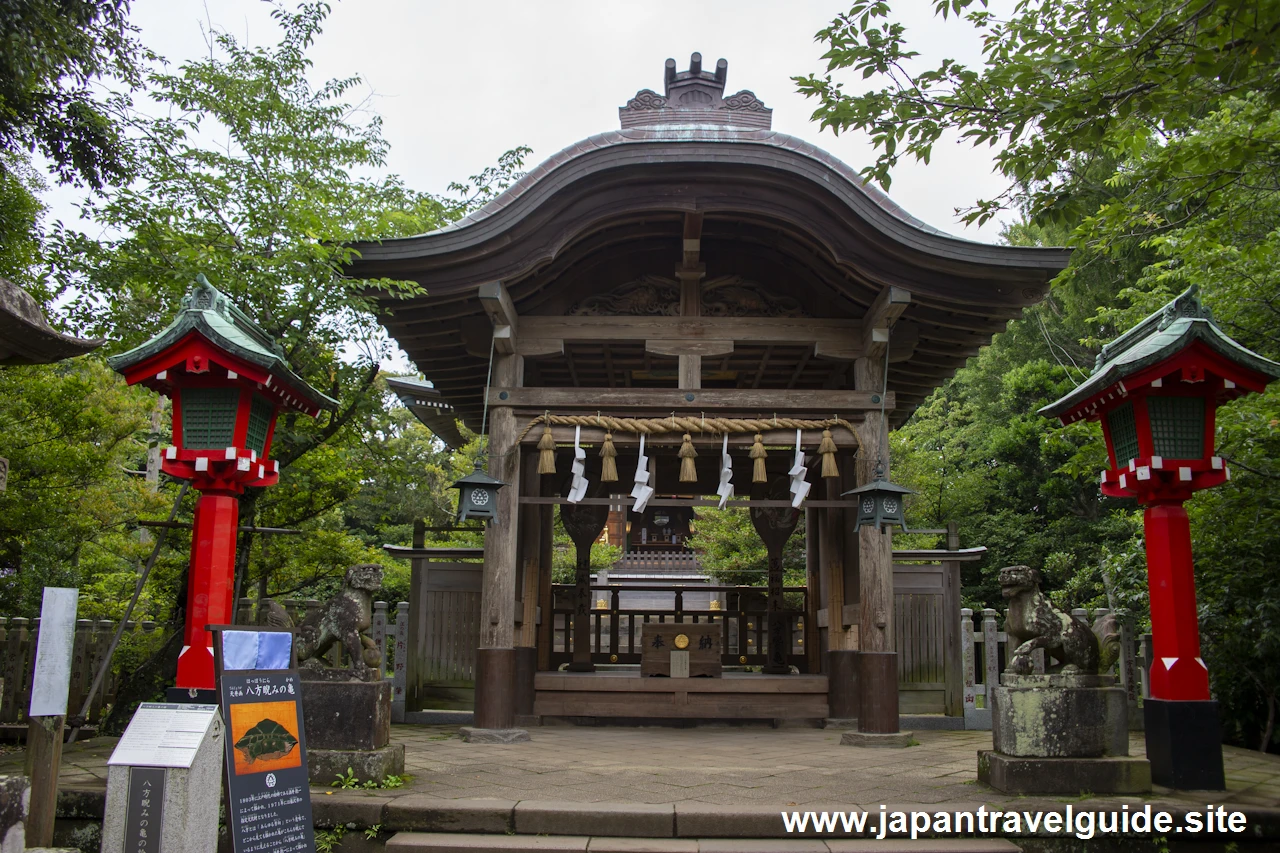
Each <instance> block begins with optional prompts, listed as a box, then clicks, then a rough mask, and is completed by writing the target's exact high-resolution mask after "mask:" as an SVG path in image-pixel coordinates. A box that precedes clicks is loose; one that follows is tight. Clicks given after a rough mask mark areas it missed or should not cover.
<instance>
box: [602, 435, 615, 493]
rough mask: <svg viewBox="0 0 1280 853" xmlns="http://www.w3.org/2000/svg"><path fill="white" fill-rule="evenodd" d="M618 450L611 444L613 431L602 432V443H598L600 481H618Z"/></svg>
mask: <svg viewBox="0 0 1280 853" xmlns="http://www.w3.org/2000/svg"><path fill="white" fill-rule="evenodd" d="M617 458H618V451H617V450H616V449H614V446H613V433H611V432H606V433H605V434H604V444H602V445H600V482H602V483H616V482H617V481H618V463H617V462H615V461H614V460H616V459H617Z"/></svg>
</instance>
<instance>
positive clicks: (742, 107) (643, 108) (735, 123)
mask: <svg viewBox="0 0 1280 853" xmlns="http://www.w3.org/2000/svg"><path fill="white" fill-rule="evenodd" d="M728 75H729V63H728V61H727V60H724V59H720V60H718V61H717V62H716V69H715V71H704V70H703V69H702V54H700V53H695V54H693V55H692V56H691V57H689V70H687V71H676V61H675V60H674V59H668V60H667V62H666V71H665V74H664V76H663V92H664V94H662V95H659V94H658V93H657V92H655V91H653V90H652V89H641V90H640V91H638V92H636V94H635V97H634V98H631V99H630V100H629V101H627V105H626V106H625V107H619V108H618V115H619V118H620V119H621V120H622V127H623V129H624V130H625V129H627V128H632V127H651V126H654V125H664V124H684V125H687V124H699V125H714V126H717V127H729V128H738V129H742V130H769V129H770V128H771V127H772V125H773V110H771V109H769V108H768V107H766V106H765V105H764V102H763V101H761V100H760V99H759V98H757V97H756V96H755V93H754V92H750V91H747V90H746V89H743V90H742V91H740V92H738V93H737V94H734V95H730V96H729V97H727V98H726V97H725V95H724V87H725V81H726V79H727V77H728Z"/></svg>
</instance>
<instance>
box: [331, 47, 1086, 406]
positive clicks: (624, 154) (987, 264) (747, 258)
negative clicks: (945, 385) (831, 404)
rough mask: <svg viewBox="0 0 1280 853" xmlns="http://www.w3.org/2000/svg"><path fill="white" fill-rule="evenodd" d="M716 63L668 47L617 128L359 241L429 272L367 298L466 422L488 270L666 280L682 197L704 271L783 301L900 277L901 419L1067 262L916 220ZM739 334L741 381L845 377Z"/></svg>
mask: <svg viewBox="0 0 1280 853" xmlns="http://www.w3.org/2000/svg"><path fill="white" fill-rule="evenodd" d="M695 59H697V62H698V64H699V65H700V59H699V58H697V57H696V55H695ZM724 70H725V66H724V63H723V60H722V61H721V65H720V66H719V67H718V68H717V71H716V72H715V75H716V76H715V77H714V81H715V82H714V83H713V82H712V80H713V78H712V76H711V75H710V74H709V72H700V76H699V77H698V78H692V77H690V76H689V75H691V72H681V74H678V75H677V74H675V72H674V63H673V62H671V61H668V81H667V82H668V96H667V97H663V96H659V95H657V94H656V93H653V92H648V91H647V90H644V91H642V92H641V93H639V94H638V95H637V97H636V98H634V99H632V101H631V102H629V103H628V106H627V107H624V108H623V109H622V114H623V124H624V126H625V129H621V130H614V131H607V132H605V133H600V134H597V135H595V136H592V137H590V138H588V139H585V140H583V141H581V142H578V143H575V144H574V145H571V146H569V147H567V148H565V149H564V150H562V151H560V152H558V153H557V154H555V155H553V156H552V157H551V158H549V159H548V160H546V161H545V162H544V163H542V164H541V165H539V166H538V167H537V168H535V169H533V170H532V171H531V172H529V173H528V174H527V175H525V176H524V177H523V178H522V179H521V180H520V181H518V182H517V183H516V184H515V185H513V186H512V187H511V188H509V189H508V190H507V191H506V192H504V193H503V194H502V195H501V196H499V197H498V198H496V199H494V200H493V201H492V202H490V203H489V204H488V205H486V206H485V207H483V208H482V209H480V210H478V211H476V212H475V213H473V214H472V215H470V216H468V217H466V218H464V219H462V220H460V221H458V222H456V223H454V224H452V225H450V226H448V227H446V228H443V229H440V230H438V231H434V232H431V233H429V234H424V235H421V236H417V237H409V238H403V239H396V240H386V241H383V242H380V243H373V242H369V243H358V244H356V245H355V248H356V249H357V250H358V251H359V253H360V257H359V258H357V259H356V260H355V261H353V262H352V264H351V266H350V270H349V273H350V275H352V276H355V277H360V278H393V279H405V280H412V281H416V282H418V283H419V284H421V285H423V286H424V287H425V288H426V289H427V291H428V293H427V294H426V295H425V296H420V297H415V298H412V299H407V300H401V299H395V298H391V297H389V296H385V295H383V296H379V297H378V306H379V314H380V319H381V321H382V322H383V323H384V324H385V325H386V327H387V330H388V332H389V333H390V334H391V335H392V336H393V337H394V338H396V340H397V341H398V342H399V343H400V345H401V346H402V347H403V348H404V349H405V351H406V352H407V353H408V354H409V355H410V357H411V358H413V359H414V361H415V362H416V363H417V365H418V368H419V370H421V371H422V373H423V374H424V376H425V377H426V379H428V380H430V381H432V382H433V383H434V385H435V386H436V387H437V388H439V389H440V392H441V394H442V395H443V397H444V398H445V399H446V400H448V401H449V402H451V403H452V404H453V405H454V406H455V408H456V409H457V410H458V413H459V415H460V416H461V417H462V418H463V420H464V421H465V422H467V423H468V425H469V426H472V427H473V428H475V427H476V426H478V422H479V420H480V418H479V410H480V405H481V401H482V397H483V385H484V380H485V371H486V367H487V359H488V349H489V341H488V335H489V328H490V325H489V320H488V318H487V317H486V315H485V314H484V312H483V309H482V307H481V303H480V301H479V299H478V298H477V289H478V288H479V286H480V285H481V284H482V283H485V282H492V281H501V282H502V283H503V284H504V285H505V286H506V288H507V290H508V292H509V293H510V295H511V299H512V301H513V302H514V304H515V308H516V310H517V312H518V313H519V314H520V315H522V316H523V315H552V316H558V315H565V314H568V313H571V312H575V311H576V312H578V313H581V305H582V303H583V301H584V300H587V299H590V298H591V297H593V296H600V295H602V294H608V293H611V292H616V291H617V290H618V288H620V287H625V286H628V285H634V283H636V282H640V281H645V280H648V281H650V282H659V283H660V282H661V281H662V280H669V281H671V282H674V281H675V279H674V277H673V270H674V269H675V268H676V266H678V265H679V263H680V261H681V258H682V248H683V243H682V240H683V238H684V237H685V236H686V235H685V233H684V228H685V225H686V222H687V219H688V217H689V216H690V215H692V216H694V217H696V218H697V221H698V222H699V224H700V235H699V236H700V247H699V251H700V255H699V258H698V260H699V261H700V262H701V263H703V264H705V273H706V278H705V280H704V284H709V283H712V282H717V281H718V282H722V283H723V282H734V283H738V284H740V285H742V287H743V288H745V289H746V290H750V291H752V292H755V293H758V294H759V295H760V297H761V298H762V299H764V300H765V301H769V300H771V299H772V300H783V301H788V302H789V303H790V302H795V303H797V304H798V307H797V309H796V311H794V312H793V313H792V316H797V315H798V316H809V317H815V318H833V319H851V320H853V319H858V318H860V317H862V316H863V315H864V313H865V312H866V311H867V309H868V308H869V307H870V306H871V304H872V302H873V301H874V300H875V299H876V297H877V296H878V295H879V294H880V293H881V291H882V290H884V289H885V288H886V287H888V286H896V287H900V288H904V289H906V290H908V291H910V293H911V303H910V305H909V306H908V307H907V308H906V310H905V312H904V313H903V314H902V316H901V318H900V319H899V321H898V325H897V326H896V327H895V328H896V331H895V332H894V335H895V337H899V336H901V337H902V338H903V339H904V340H908V339H912V338H914V339H915V341H916V343H915V347H914V350H913V351H912V350H910V348H909V347H908V351H909V357H908V358H905V360H903V359H902V358H901V356H899V358H895V361H896V363H894V364H892V365H891V368H890V374H889V386H890V388H891V389H892V390H894V391H896V393H897V411H896V413H895V418H894V419H895V420H896V421H898V422H901V420H903V419H904V418H905V417H906V416H908V415H909V414H910V412H911V411H912V410H913V409H914V408H915V406H917V405H918V404H919V403H920V402H921V401H923V399H924V397H925V396H926V395H927V394H928V393H929V392H930V391H931V390H932V389H933V388H935V387H937V386H938V385H939V384H941V383H942V382H943V381H944V380H945V379H946V378H947V377H949V376H950V375H951V374H952V373H954V371H955V370H956V368H958V367H960V366H961V365H962V364H963V363H964V361H965V359H966V358H968V357H969V356H971V355H973V354H974V353H976V352H977V350H978V348H979V347H980V346H982V345H984V344H986V343H988V342H989V341H990V338H991V335H992V334H994V333H995V332H998V331H1001V330H1002V329H1004V327H1005V325H1006V323H1007V322H1008V320H1010V319H1011V318H1014V317H1017V316H1019V314H1020V313H1021V311H1022V309H1023V308H1024V307H1026V306H1027V305H1031V304H1034V303H1036V302H1038V301H1040V300H1041V299H1042V298H1044V296H1045V295H1046V293H1047V291H1048V282H1049V280H1050V279H1051V278H1053V276H1054V275H1056V274H1057V273H1058V272H1059V271H1060V270H1061V269H1062V268H1063V267H1065V266H1066V264H1067V261H1068V259H1069V253H1068V251H1067V250H1063V249H1041V248H1014V247H1007V246H992V245H988V244H985V243H978V242H973V241H968V240H962V239H959V238H956V237H952V236H950V235H948V234H945V233H943V232H941V231H939V230H937V229H935V228H931V227H930V226H928V225H926V224H925V223H923V222H921V221H920V220H917V219H915V218H914V217H912V216H910V215H909V214H907V213H906V212H905V211H904V210H902V209H901V208H900V207H899V206H898V205H896V204H895V203H894V202H893V201H891V200H890V199H889V198H888V197H887V196H886V195H885V194H883V193H881V192H879V191H878V190H876V189H875V188H873V187H870V186H868V185H867V184H866V183H864V181H863V180H862V179H861V178H860V177H859V176H858V175H857V173H856V172H855V171H854V170H853V169H852V168H851V167H849V166H848V165H846V164H845V163H842V162H841V161H839V160H837V159H836V158H835V157H833V156H832V155H830V154H828V153H827V152H825V151H823V150H822V149H820V148H818V147H817V146H815V145H812V144H810V143H808V142H805V141H803V140H800V139H797V138H795V137H792V136H788V135H786V134H783V133H778V132H775V131H773V130H769V129H767V126H768V111H767V110H766V109H764V108H763V105H761V104H760V103H759V101H758V100H756V99H755V98H754V95H751V93H749V92H740V93H738V94H737V95H734V96H731V97H730V98H723V99H720V100H717V99H718V98H720V95H721V94H722V90H723V85H724V84H723V78H724ZM690 81H692V82H690ZM682 84H683V85H684V86H685V87H686V90H687V89H689V88H697V87H698V86H699V85H701V86H702V87H703V88H704V89H706V90H707V91H709V92H710V93H711V100H710V102H709V103H708V101H707V97H706V96H701V95H700V96H698V97H699V99H700V100H695V105H696V106H697V107H698V109H696V110H694V109H689V110H683V109H682V108H680V107H679V106H678V105H676V104H674V103H668V101H673V100H674V99H675V97H676V95H677V94H678V93H679V92H680V91H681V89H680V86H681V85H682ZM717 85H718V89H717V88H716V86H717ZM684 97H685V98H686V99H689V96H688V95H685V96H684ZM717 110H719V112H717ZM761 124H763V125H764V127H761V126H760V125H761ZM753 125H754V126H753ZM746 290H744V291H743V292H746ZM743 343H744V344H745V345H742V346H739V347H737V348H736V349H735V352H734V353H733V354H732V355H731V356H726V357H725V359H724V360H723V361H721V360H719V359H714V358H713V359H710V360H709V361H710V363H711V364H712V368H716V367H718V368H719V372H720V374H722V375H723V377H730V376H736V379H725V381H734V382H737V383H738V385H739V387H743V386H744V384H745V387H759V388H770V387H787V388H851V387H852V371H851V370H849V365H848V363H841V362H836V361H826V360H822V359H819V358H814V357H813V347H812V346H811V345H810V346H807V347H805V346H800V347H794V348H788V347H786V346H768V347H765V346H756V347H753V346H751V345H750V342H743ZM642 350H643V347H640V348H639V350H638V351H631V350H629V349H628V348H627V347H626V346H624V345H619V344H611V343H610V342H608V341H601V342H598V344H597V345H592V346H579V347H577V348H576V349H567V350H566V356H561V357H558V358H557V359H548V360H531V361H530V364H531V366H532V368H533V370H532V371H531V373H532V376H531V377H530V378H531V380H532V381H531V382H530V384H543V385H561V384H563V385H570V384H572V385H587V386H590V385H594V384H597V383H598V384H600V385H601V386H604V385H606V384H607V385H613V384H614V383H615V382H619V383H621V382H625V381H626V380H627V378H628V375H627V374H625V370H624V368H622V367H620V366H616V365H615V364H614V362H616V363H617V365H622V364H632V365H634V364H636V363H637V362H636V359H638V358H641V357H643V358H644V366H645V372H646V375H648V374H652V373H653V370H654V369H655V367H654V364H653V361H654V360H653V359H652V358H651V357H648V356H643V352H642ZM575 353H576V354H577V358H576V361H577V362H578V364H577V365H576V366H575V363H574V362H575ZM771 359H772V360H773V362H772V364H771ZM564 361H567V362H568V364H567V366H566V365H565V364H562V363H561V362H564ZM757 362H758V366H757ZM707 369H709V368H708V362H705V361H704V370H707ZM752 383H754V384H752ZM472 421H475V422H476V423H474V424H473V423H472Z"/></svg>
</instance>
